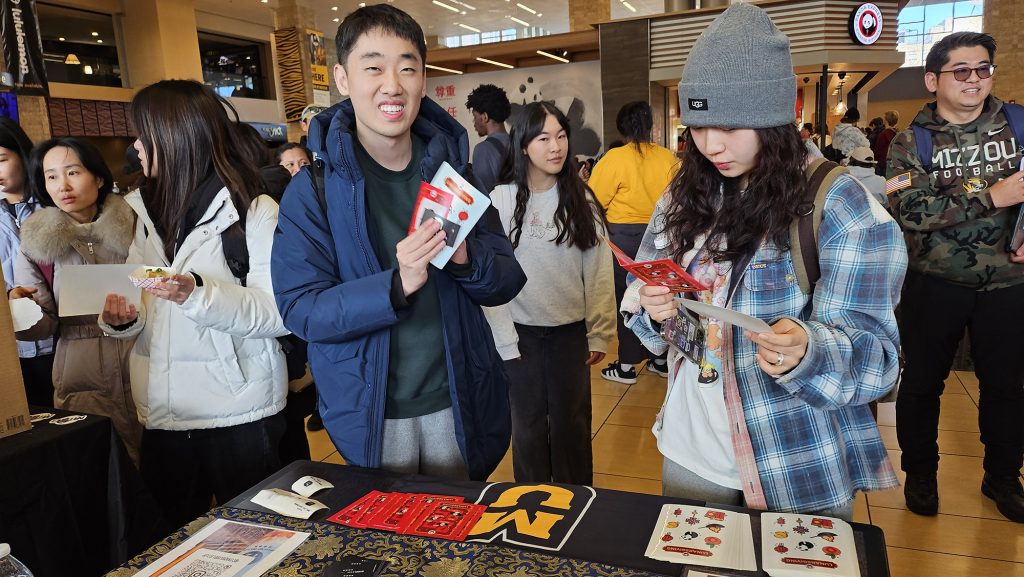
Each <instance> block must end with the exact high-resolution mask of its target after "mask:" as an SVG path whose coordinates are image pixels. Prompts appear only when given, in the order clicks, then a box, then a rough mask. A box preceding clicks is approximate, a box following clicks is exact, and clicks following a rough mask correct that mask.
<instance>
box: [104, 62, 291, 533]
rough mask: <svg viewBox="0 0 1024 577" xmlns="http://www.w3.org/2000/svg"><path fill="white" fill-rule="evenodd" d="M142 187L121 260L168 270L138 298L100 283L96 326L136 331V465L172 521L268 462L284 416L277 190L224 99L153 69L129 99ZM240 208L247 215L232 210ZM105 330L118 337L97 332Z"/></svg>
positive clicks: (221, 496) (236, 488) (241, 484)
mask: <svg viewBox="0 0 1024 577" xmlns="http://www.w3.org/2000/svg"><path fill="white" fill-rule="evenodd" d="M132 121H133V124H134V126H135V129H136V130H137V131H138V135H139V136H138V140H136V141H135V147H136V149H138V151H139V156H140V158H141V160H142V167H143V171H144V172H145V174H146V178H147V181H146V184H145V186H144V187H143V188H142V191H143V193H142V194H140V193H138V192H135V193H132V194H129V195H127V196H126V197H125V200H126V201H127V202H128V204H129V205H130V206H131V208H132V210H134V211H135V214H136V215H137V225H136V228H135V239H134V241H133V243H132V248H131V252H130V254H129V258H128V262H132V263H138V264H140V265H143V264H145V265H151V266H154V265H155V266H159V267H161V268H162V269H164V270H165V271H166V273H167V276H166V277H164V278H165V279H166V280H164V281H162V282H159V283H157V284H156V285H155V286H153V287H149V288H146V289H145V291H144V292H143V294H142V303H141V306H139V307H138V308H136V307H135V306H134V305H130V304H128V303H127V301H126V300H125V298H124V297H123V296H120V295H108V296H107V299H106V302H105V304H104V310H103V314H102V315H101V319H100V321H101V322H100V327H101V328H102V329H103V330H104V332H106V333H107V334H108V335H110V336H113V337H117V338H121V339H123V338H132V337H135V336H137V337H138V341H137V342H136V343H135V347H134V348H133V349H132V362H131V369H132V388H133V392H134V396H135V404H136V406H137V409H138V418H139V420H141V421H142V423H143V425H144V426H145V431H144V433H143V437H142V465H141V471H142V475H143V478H144V479H145V480H146V482H147V483H148V484H149V487H150V489H151V490H152V493H153V496H154V497H155V498H156V500H157V502H158V503H159V504H160V506H161V508H162V509H163V511H164V515H165V517H166V518H167V520H168V521H170V522H171V523H172V524H176V526H180V525H182V524H184V523H185V522H187V521H188V520H190V519H194V518H195V517H196V516H198V515H201V514H202V513H203V512H205V511H206V510H208V509H209V507H210V503H211V502H217V503H224V502H225V501H227V500H228V499H230V498H232V497H234V496H235V495H238V494H239V493H241V492H242V491H244V490H245V489H247V488H249V487H251V486H252V485H254V484H256V483H257V482H258V481H260V480H261V479H263V478H264V477H266V476H267V475H269V474H270V473H272V472H274V471H276V470H277V469H278V468H279V466H280V461H279V457H278V443H279V441H280V439H281V435H282V432H283V430H284V418H283V416H281V414H280V413H281V410H282V409H283V408H284V406H285V394H286V391H287V369H286V367H285V359H284V354H283V353H282V351H281V345H280V344H279V343H278V341H277V337H280V336H282V335H284V334H286V333H287V330H286V329H285V328H284V325H283V323H282V322H281V316H280V315H279V314H278V312H277V307H276V306H275V305H274V298H273V292H272V290H271V283H270V248H271V244H272V241H273V231H274V228H275V227H276V226H277V203H275V202H274V201H273V200H272V199H271V198H270V197H268V196H266V195H263V194H262V193H263V192H264V186H263V183H262V180H261V179H260V176H259V173H258V172H257V169H256V168H255V167H254V166H253V164H252V163H251V162H250V161H248V160H247V159H246V158H245V157H244V156H243V155H242V153H241V152H240V149H239V148H237V147H233V146H229V144H230V143H232V142H233V135H234V134H235V131H234V128H233V126H234V124H233V123H232V121H231V120H229V119H228V115H227V112H226V110H225V108H224V106H223V104H222V102H221V100H220V99H218V98H217V95H216V94H214V93H213V92H212V91H211V90H210V89H209V88H207V87H205V86H203V85H202V84H199V83H198V82H195V81H192V80H163V81H160V82H157V83H155V84H152V85H150V86H147V87H146V88H143V89H142V90H140V91H139V92H138V93H137V94H136V95H135V98H134V99H133V100H132ZM241 215H244V224H243V223H242V222H239V220H240V216H241ZM107 340H108V341H109V342H117V341H116V340H113V339H107Z"/></svg>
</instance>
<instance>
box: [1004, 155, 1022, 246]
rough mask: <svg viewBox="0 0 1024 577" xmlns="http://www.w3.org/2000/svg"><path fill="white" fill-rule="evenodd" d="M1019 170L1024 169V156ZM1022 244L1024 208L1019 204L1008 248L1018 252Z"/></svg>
mask: <svg viewBox="0 0 1024 577" xmlns="http://www.w3.org/2000/svg"><path fill="white" fill-rule="evenodd" d="M1018 170H1021V171H1024V158H1021V159H1020V166H1019V167H1018ZM1021 246H1024V210H1022V209H1021V205H1017V220H1016V222H1014V224H1013V230H1012V231H1010V244H1009V246H1008V247H1007V250H1008V251H1009V252H1017V249H1019V248H1020V247H1021Z"/></svg>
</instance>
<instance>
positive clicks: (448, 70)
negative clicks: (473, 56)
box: [424, 64, 462, 74]
mask: <svg viewBox="0 0 1024 577" xmlns="http://www.w3.org/2000/svg"><path fill="white" fill-rule="evenodd" d="M424 66H426V67H427V68H429V69H431V70H440V71H441V72H451V73H452V74H462V71H461V70H452V69H451V68H445V67H443V66H434V65H433V64H424Z"/></svg>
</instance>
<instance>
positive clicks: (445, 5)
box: [431, 0, 459, 14]
mask: <svg viewBox="0 0 1024 577" xmlns="http://www.w3.org/2000/svg"><path fill="white" fill-rule="evenodd" d="M431 2H433V3H434V6H440V7H441V8H444V9H445V10H451V11H452V12H454V13H456V14H458V13H459V9H458V8H456V7H454V6H449V5H447V4H445V3H444V2H438V1H437V0H431Z"/></svg>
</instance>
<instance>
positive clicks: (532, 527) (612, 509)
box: [110, 461, 889, 577]
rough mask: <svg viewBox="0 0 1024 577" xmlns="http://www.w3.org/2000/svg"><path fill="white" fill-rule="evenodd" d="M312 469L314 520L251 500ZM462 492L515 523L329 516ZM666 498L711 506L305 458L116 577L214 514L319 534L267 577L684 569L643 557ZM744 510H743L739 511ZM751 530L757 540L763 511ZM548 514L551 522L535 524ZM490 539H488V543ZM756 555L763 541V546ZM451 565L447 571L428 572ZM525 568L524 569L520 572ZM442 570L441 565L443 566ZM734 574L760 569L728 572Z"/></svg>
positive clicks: (859, 537) (879, 555)
mask: <svg viewBox="0 0 1024 577" xmlns="http://www.w3.org/2000/svg"><path fill="white" fill-rule="evenodd" d="M306 475H313V476H316V477H320V478H322V479H326V480H327V481H330V482H331V483H332V484H333V485H334V488H333V489H330V490H327V491H321V492H319V493H317V494H315V495H313V498H314V499H317V500H319V501H321V502H323V503H324V504H325V505H327V507H328V508H327V509H326V510H322V511H318V512H317V513H316V514H314V516H313V517H312V519H310V520H309V521H304V520H299V519H289V518H285V517H281V516H280V515H277V514H274V513H272V512H270V511H268V510H266V509H263V508H261V507H259V506H258V505H255V504H254V503H252V501H250V500H249V499H250V498H251V497H252V496H254V495H255V494H256V493H257V492H258V491H259V490H261V489H268V488H281V489H288V490H290V488H291V485H292V483H294V482H295V481H296V480H298V479H299V478H301V477H303V476H306ZM374 489H376V490H379V491H387V492H410V493H434V494H446V495H457V496H461V497H463V498H464V499H465V500H466V501H471V502H476V501H478V500H479V501H480V502H482V503H485V504H488V511H492V510H500V511H503V512H505V513H506V514H507V518H508V522H507V523H503V524H501V525H500V526H497V527H495V528H494V529H493V530H491V531H489V532H488V533H486V534H485V535H483V536H480V535H477V536H475V537H472V538H471V539H472V540H470V541H466V542H464V543H458V542H449V541H443V540H440V539H427V538H421V537H413V536H409V535H396V534H393V533H388V532H383V531H374V530H369V529H353V528H349V527H343V526H341V525H336V524H334V523H329V522H326V521H324V519H326V518H327V517H328V516H330V515H332V514H334V513H335V512H336V511H338V510H339V509H341V508H343V507H345V506H347V505H349V504H350V503H352V502H354V501H355V500H357V499H358V498H360V497H362V496H363V495H365V494H366V493H367V492H369V491H371V490H374ZM665 503H681V504H690V505H703V503H701V502H696V501H686V500H682V499H675V498H667V497H661V496H656V495H641V494H636V493H625V492H621V491H612V490H607V489H592V488H590V487H579V486H572V485H556V486H551V487H549V488H547V489H545V488H544V487H539V488H538V487H536V486H528V485H516V484H514V483H491V484H488V483H477V482H471V481H450V480H441V479H435V478H431V477H421V476H414V475H397V474H392V473H386V472H382V471H377V470H369V469H359V468H356V467H347V466H343V465H335V464H331V463H314V462H309V461H297V462H294V463H292V464H291V465H289V466H287V467H285V468H284V469H282V470H280V471H278V472H277V473H275V474H274V475H271V476H270V477H269V478H267V479H266V480H264V481H263V482H262V483H260V484H259V485H257V486H256V487H253V488H252V489H250V490H249V491H246V492H245V493H243V494H242V495H239V496H238V497H236V498H235V499H233V500H231V501H230V502H228V503H226V504H225V506H224V507H221V508H217V509H214V510H213V511H211V513H210V514H208V515H207V516H205V517H203V518H201V519H198V520H197V521H195V522H193V523H192V524H190V525H189V526H188V527H186V528H184V529H182V530H181V531H179V532H178V533H176V534H175V535H172V536H171V537H169V538H168V539H166V540H165V541H164V542H162V543H160V544H158V545H157V546H156V547H154V548H152V549H150V550H149V551H147V552H146V553H145V554H143V555H141V556H139V557H137V558H135V559H133V560H132V561H131V562H129V563H128V564H127V565H125V566H124V567H122V568H121V569H119V570H118V571H115V572H113V573H111V574H110V575H111V576H112V577H113V576H117V577H124V576H127V575H131V574H133V573H134V572H135V571H137V570H138V569H139V568H141V567H144V566H145V565H146V564H148V563H151V562H152V561H154V560H155V559H156V558H158V557H159V556H160V554H162V553H164V552H166V551H167V550H169V548H171V547H173V546H175V545H177V544H178V543H180V542H181V541H183V540H184V539H185V538H186V537H188V536H189V535H190V534H192V533H194V532H195V531H197V530H198V529H199V528H200V527H202V526H204V525H205V524H207V523H209V522H210V520H212V519H213V518H215V517H220V518H227V519H235V520H240V521H248V522H256V523H262V524H269V525H278V526H282V527H287V528H289V529H295V530H300V531H308V532H310V533H311V534H312V537H311V538H310V540H309V541H307V542H306V543H304V544H303V545H301V546H300V547H299V549H297V550H296V551H295V552H294V553H292V554H291V555H290V556H289V557H287V558H286V559H285V560H284V561H283V562H282V565H281V567H279V568H278V569H276V570H274V571H271V572H269V573H268V575H279V576H282V577H283V576H284V575H308V576H319V575H322V571H323V567H324V563H323V562H324V561H325V560H328V559H333V558H335V557H337V556H339V555H364V556H367V557H374V558H380V559H388V560H390V561H391V565H389V567H388V568H386V569H385V570H384V573H383V574H382V575H385V576H395V577H397V576H399V575H419V574H422V575H426V576H428V577H429V576H430V575H451V576H455V577H458V576H462V575H500V576H505V575H507V576H509V577H513V576H515V577H520V576H527V575H536V576H547V575H622V576H638V577H639V576H646V575H679V574H680V573H681V572H682V570H683V566H682V565H678V564H672V563H665V562H661V561H656V560H653V559H648V558H646V557H644V550H645V549H646V547H647V542H648V540H649V539H650V537H651V532H652V531H653V530H654V526H655V523H656V522H657V517H658V513H659V511H660V510H661V506H662V505H663V504H665ZM733 509H735V510H737V511H744V510H743V509H739V508H733ZM747 512H749V513H751V521H752V523H755V525H754V527H753V534H754V538H755V542H756V543H757V542H758V541H759V538H758V536H759V535H760V531H759V530H758V526H757V525H756V523H758V521H759V517H758V514H757V512H756V511H747ZM541 513H543V514H545V515H547V518H548V519H556V520H555V521H554V522H553V523H548V524H540V523H536V521H537V519H538V518H539V517H540V516H541V515H540V514H541ZM853 528H854V532H855V539H856V542H857V549H858V556H859V557H860V559H861V575H862V577H888V575H889V569H888V561H887V559H886V554H885V538H884V536H883V534H882V531H881V530H880V529H878V528H877V527H874V526H871V525H862V524H858V523H855V524H853ZM481 537H482V538H486V539H489V542H482V541H481V540H480V539H481ZM756 548H757V549H758V555H759V554H760V553H759V549H760V546H759V543H757V547H756ZM435 565H436V566H438V567H440V566H441V565H444V566H445V567H448V569H449V570H450V571H449V572H444V573H442V572H436V573H433V572H432V571H433V570H428V566H430V567H433V566H435ZM520 569H521V571H519V570H520ZM438 571H440V570H439V569H438ZM726 573H728V574H735V575H764V573H760V572H737V571H727V572H726Z"/></svg>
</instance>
